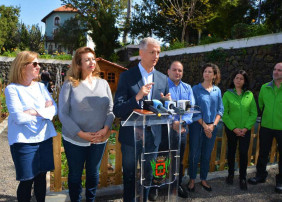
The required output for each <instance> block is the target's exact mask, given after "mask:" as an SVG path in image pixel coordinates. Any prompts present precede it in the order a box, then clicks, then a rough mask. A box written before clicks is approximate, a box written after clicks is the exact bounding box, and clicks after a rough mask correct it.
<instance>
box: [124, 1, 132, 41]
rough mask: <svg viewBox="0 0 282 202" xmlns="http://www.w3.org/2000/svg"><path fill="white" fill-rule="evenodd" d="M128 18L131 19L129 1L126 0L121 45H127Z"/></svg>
mask: <svg viewBox="0 0 282 202" xmlns="http://www.w3.org/2000/svg"><path fill="white" fill-rule="evenodd" d="M130 18H131V0H127V15H126V20H125V26H124V32H123V37H122V42H123V44H126V43H127V34H128V29H129V24H130Z"/></svg>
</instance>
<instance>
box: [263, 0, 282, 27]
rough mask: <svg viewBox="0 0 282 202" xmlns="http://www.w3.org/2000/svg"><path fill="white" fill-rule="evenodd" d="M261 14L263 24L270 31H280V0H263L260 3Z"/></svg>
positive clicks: (281, 9) (281, 10)
mask: <svg viewBox="0 0 282 202" xmlns="http://www.w3.org/2000/svg"><path fill="white" fill-rule="evenodd" d="M261 16H264V17H265V25H266V26H267V27H268V28H269V29H270V30H271V32H281V31H282V19H281V16H282V3H281V0H265V1H262V5H261Z"/></svg>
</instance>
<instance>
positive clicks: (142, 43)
mask: <svg viewBox="0 0 282 202" xmlns="http://www.w3.org/2000/svg"><path fill="white" fill-rule="evenodd" d="M148 44H154V45H158V46H160V42H159V41H158V40H156V39H154V38H152V37H147V38H144V39H142V40H141V41H140V44H139V50H144V49H147V46H148Z"/></svg>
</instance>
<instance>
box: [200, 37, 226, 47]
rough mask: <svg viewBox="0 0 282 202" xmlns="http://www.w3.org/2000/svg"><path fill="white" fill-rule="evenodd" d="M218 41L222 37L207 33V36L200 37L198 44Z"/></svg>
mask: <svg viewBox="0 0 282 202" xmlns="http://www.w3.org/2000/svg"><path fill="white" fill-rule="evenodd" d="M219 41H223V39H222V38H220V37H218V36H216V35H214V36H212V35H210V34H209V35H208V36H205V37H203V38H202V39H201V41H200V42H199V45H205V44H210V43H216V42H219Z"/></svg>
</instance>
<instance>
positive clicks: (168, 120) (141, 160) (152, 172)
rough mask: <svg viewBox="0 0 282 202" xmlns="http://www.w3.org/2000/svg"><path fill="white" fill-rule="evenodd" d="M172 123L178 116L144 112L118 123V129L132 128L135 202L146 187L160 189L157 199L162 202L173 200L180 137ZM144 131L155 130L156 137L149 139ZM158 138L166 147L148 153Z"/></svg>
mask: <svg viewBox="0 0 282 202" xmlns="http://www.w3.org/2000/svg"><path fill="white" fill-rule="evenodd" d="M174 120H178V121H180V122H181V116H178V115H170V114H167V113H163V114H161V116H157V115H156V114H154V113H152V112H149V111H146V110H134V111H133V112H132V114H131V115H130V116H129V117H128V119H127V120H126V121H123V122H122V123H121V124H122V126H133V127H134V138H135V164H136V170H135V196H136V199H135V201H143V198H144V195H145V193H146V191H145V190H148V188H150V187H162V186H164V189H163V190H165V191H164V194H162V196H161V197H162V198H163V199H164V200H165V201H176V200H177V194H178V192H177V190H178V175H179V173H178V172H179V165H180V155H179V152H180V149H179V148H180V138H181V134H180V132H179V133H177V132H176V131H175V130H173V129H172V124H173V121H174ZM179 127H181V126H179ZM148 131H150V132H151V131H156V132H155V135H159V137H154V139H153V140H152V138H151V137H149V136H148ZM179 131H180V130H179ZM158 138H159V140H160V139H162V140H164V141H167V147H166V149H164V150H162V151H160V149H159V150H158V151H152V149H151V146H152V144H153V142H152V141H154V140H156V139H158ZM162 198H160V199H162Z"/></svg>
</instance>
